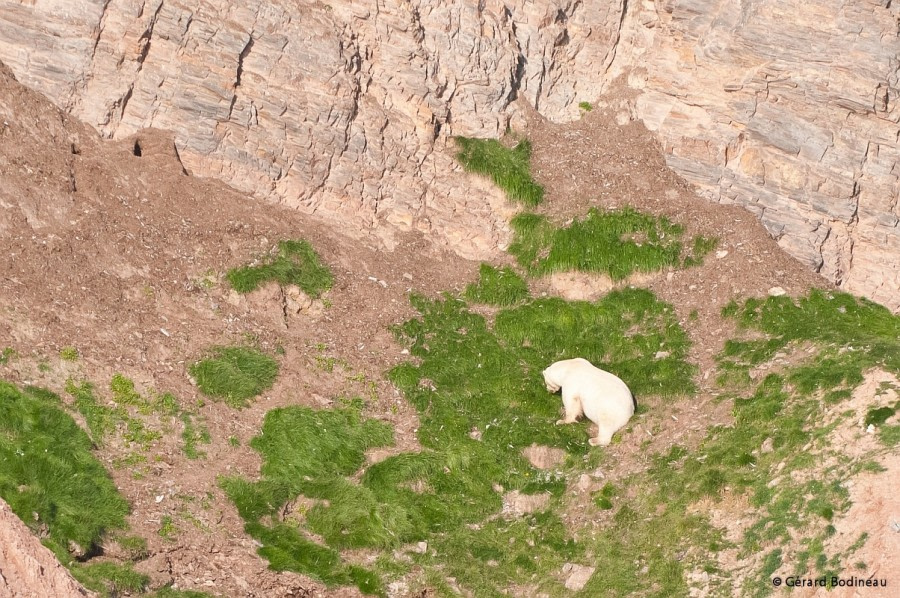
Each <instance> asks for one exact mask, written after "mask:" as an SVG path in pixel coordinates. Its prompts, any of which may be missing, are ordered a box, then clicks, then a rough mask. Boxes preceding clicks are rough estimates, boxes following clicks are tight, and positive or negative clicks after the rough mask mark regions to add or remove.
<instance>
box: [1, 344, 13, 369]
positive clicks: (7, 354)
mask: <svg viewBox="0 0 900 598" xmlns="http://www.w3.org/2000/svg"><path fill="white" fill-rule="evenodd" d="M16 355H17V353H16V350H15V349H13V348H12V347H6V348H5V349H3V351H0V365H6V364H7V363H9V361H10V360H11V359H13V358H14V357H15V356H16Z"/></svg>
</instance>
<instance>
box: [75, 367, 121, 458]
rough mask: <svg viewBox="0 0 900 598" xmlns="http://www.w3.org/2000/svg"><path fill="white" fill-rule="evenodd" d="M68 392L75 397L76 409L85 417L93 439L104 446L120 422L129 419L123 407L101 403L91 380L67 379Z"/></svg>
mask: <svg viewBox="0 0 900 598" xmlns="http://www.w3.org/2000/svg"><path fill="white" fill-rule="evenodd" d="M66 392H67V393H69V394H70V395H72V398H73V399H75V402H74V406H75V409H76V410H77V411H78V412H79V413H80V414H81V415H82V416H83V417H84V420H85V422H86V423H87V426H88V430H90V433H91V440H93V441H94V443H95V444H97V445H98V446H102V445H103V444H104V443H105V442H106V438H107V437H108V436H109V435H110V434H112V433H113V432H115V431H116V429H117V428H118V426H119V424H120V423H121V422H123V421H125V420H126V419H128V412H127V411H126V410H125V409H124V408H123V407H119V406H115V407H110V406H109V405H104V404H102V403H100V401H99V400H98V399H97V395H96V392H95V391H94V385H93V384H91V383H90V382H86V381H85V382H80V383H76V382H75V381H74V380H67V381H66Z"/></svg>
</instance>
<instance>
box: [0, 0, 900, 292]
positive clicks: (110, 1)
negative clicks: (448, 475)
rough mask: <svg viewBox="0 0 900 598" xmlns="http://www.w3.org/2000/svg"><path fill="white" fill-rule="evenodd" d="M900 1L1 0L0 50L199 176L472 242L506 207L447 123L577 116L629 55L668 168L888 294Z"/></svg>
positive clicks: (814, 258)
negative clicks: (522, 107)
mask: <svg viewBox="0 0 900 598" xmlns="http://www.w3.org/2000/svg"><path fill="white" fill-rule="evenodd" d="M898 15H900V8H898V7H897V6H895V5H893V4H892V3H891V2H890V1H889V0H860V1H859V2H854V3H843V2H838V1H837V0H816V1H814V2H800V1H799V0H787V1H785V0H744V1H743V2H740V3H734V2H728V1H726V0H663V1H658V2H653V1H651V0H643V1H642V2H625V1H624V0H608V1H602V2H601V1H592V2H582V1H578V0H555V1H553V0H510V1H508V2H501V1H499V0H479V1H477V2H476V1H474V0H442V1H439V2H432V1H429V2H426V1H424V0H377V1H373V2H356V1H351V0H333V1H327V2H326V1H321V0H290V1H288V0H265V1H263V0H248V1H247V2H241V3H237V4H235V3H228V2H223V1H221V0H213V1H210V2H203V3H197V2H190V1H188V0H35V1H21V2H19V1H14V2H11V1H9V0H7V1H5V2H2V3H0V60H3V61H5V62H7V63H8V64H9V65H10V66H11V67H12V69H13V70H14V72H15V73H16V75H17V77H18V78H19V79H20V80H21V81H23V82H24V83H26V84H27V85H29V86H31V87H33V88H35V89H37V90H39V91H41V92H42V93H45V94H46V95H48V96H49V97H50V98H51V99H52V100H53V101H54V102H56V103H57V104H58V105H60V106H62V107H64V108H66V109H67V110H69V111H71V112H72V113H74V114H75V115H77V116H78V117H79V118H81V119H83V120H85V121H87V122H89V123H91V124H93V125H94V126H95V127H97V128H98V129H99V130H100V131H101V132H102V133H103V134H104V135H106V136H110V137H117V138H118V137H125V136H128V135H130V134H133V133H134V132H136V131H138V130H140V129H142V128H145V127H158V128H163V129H170V130H172V131H174V132H175V135H176V142H177V146H178V150H179V152H180V156H181V159H182V160H183V162H184V163H185V165H186V166H187V167H188V168H189V169H191V170H192V172H193V173H194V174H197V175H202V176H215V177H219V178H222V179H223V180H225V181H227V182H228V183H230V184H231V185H233V186H235V187H237V188H238V189H241V190H243V191H246V192H249V193H253V194H255V195H257V196H260V197H265V198H268V199H272V200H276V201H279V202H282V203H286V204H288V205H291V206H295V207H298V208H300V209H303V210H305V211H307V212H317V213H319V214H321V215H328V216H330V217H334V218H338V219H340V220H342V221H345V222H346V223H347V225H348V228H354V227H371V226H374V225H378V224H388V225H389V226H382V227H380V230H382V231H391V230H404V229H415V230H420V231H423V232H428V233H431V234H432V235H433V236H434V238H435V239H436V240H437V241H438V242H441V243H443V244H447V245H450V246H452V247H454V248H455V249H456V250H457V251H458V252H460V253H461V254H463V255H465V256H467V257H480V256H483V255H485V254H487V253H488V252H490V251H492V250H493V249H495V248H496V247H497V246H498V245H502V244H503V243H504V242H505V241H506V239H507V235H508V230H507V227H506V217H507V216H508V215H509V212H510V210H511V208H510V207H509V206H508V205H507V204H506V203H505V201H504V200H503V198H502V197H500V196H499V194H498V193H497V192H496V191H495V190H494V189H492V188H491V187H490V186H489V185H485V184H483V182H481V181H479V180H477V179H473V178H471V177H466V176H465V175H463V174H462V173H461V172H460V169H459V166H458V165H457V164H456V163H455V161H454V160H453V158H452V154H453V146H452V142H450V141H449V138H450V137H451V136H453V135H466V136H489V137H492V136H498V135H500V134H502V133H503V131H504V130H505V129H506V128H507V126H508V125H509V123H510V119H511V118H514V117H515V116H516V110H517V109H516V105H517V104H516V102H515V100H516V99H518V98H523V99H524V100H526V101H527V102H529V103H530V104H531V105H533V106H535V107H536V108H537V109H538V110H539V111H540V112H541V113H542V114H543V115H544V116H546V117H548V118H551V119H553V120H557V121H560V120H566V119H571V118H576V117H577V116H578V112H579V109H578V104H579V103H580V102H582V101H594V100H596V99H597V98H598V97H599V96H600V95H601V94H602V92H603V90H604V89H606V88H607V86H608V85H609V84H610V82H611V81H612V80H613V79H614V78H615V77H617V76H619V75H621V74H628V75H629V76H628V78H627V80H628V82H629V85H631V86H632V87H634V88H635V89H636V90H637V96H636V100H635V103H634V106H633V109H632V113H633V115H634V116H635V117H637V118H640V119H641V120H643V121H644V122H645V124H646V125H647V126H648V127H649V128H650V129H652V130H654V131H655V132H656V133H657V134H658V136H659V138H660V140H661V142H662V146H663V150H664V152H665V154H666V157H667V160H668V163H669V165H670V166H671V167H672V168H673V169H675V170H676V171H677V172H679V173H680V174H681V175H683V176H684V177H685V178H687V179H689V180H690V181H692V182H694V183H696V184H697V185H698V186H699V187H700V188H701V190H702V192H703V193H704V194H706V195H707V196H708V197H709V198H711V199H712V200H715V201H724V202H733V203H739V204H741V205H744V206H746V207H747V208H748V209H750V210H751V211H753V212H754V213H755V214H757V215H758V216H759V218H760V219H761V220H762V222H763V223H764V224H765V225H766V227H767V228H768V229H769V231H770V232H771V233H772V234H773V235H774V236H776V237H777V238H778V239H779V243H780V244H781V245H782V246H783V247H784V248H785V249H786V250H788V251H789V252H791V253H792V254H794V255H795V256H797V257H798V258H799V259H801V260H802V261H804V262H805V263H807V264H808V265H809V266H810V267H811V268H813V269H816V270H817V271H819V272H821V273H822V274H823V275H824V276H826V277H827V278H829V279H831V280H833V281H835V282H837V283H839V284H841V285H842V286H843V287H845V288H846V289H848V290H851V291H855V292H858V293H863V294H866V295H868V296H870V297H872V298H873V299H876V300H878V301H882V302H884V303H886V304H888V305H889V306H890V307H892V308H894V309H897V308H900V257H898V256H900V227H898V216H900V208H898V205H897V204H898V194H900V183H898V180H900V178H898V167H897V162H898V157H900V145H898V141H897V139H898V133H900V128H898V119H900V110H898V109H897V105H896V97H897V95H898V93H900V83H898V69H900V61H898V59H897V56H898V55H900V38H898V36H897V33H898V25H897V22H898ZM388 241H389V242H390V239H388Z"/></svg>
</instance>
